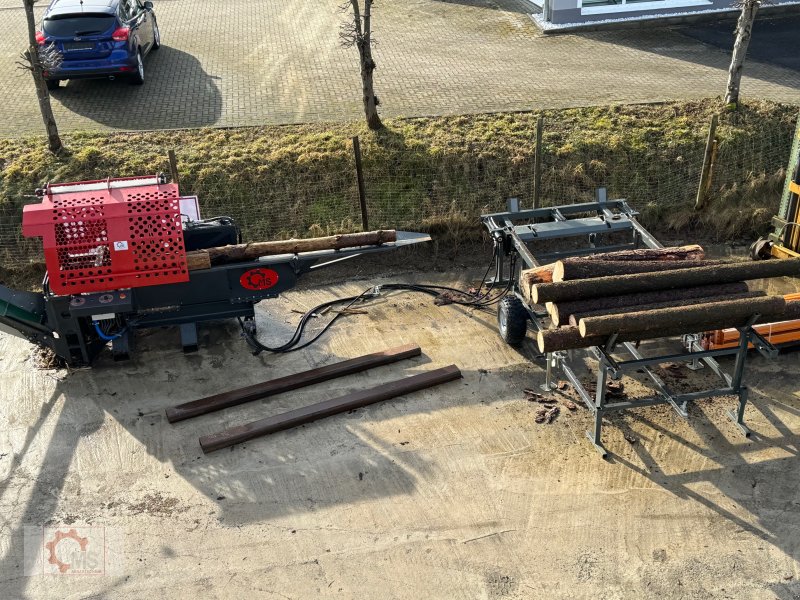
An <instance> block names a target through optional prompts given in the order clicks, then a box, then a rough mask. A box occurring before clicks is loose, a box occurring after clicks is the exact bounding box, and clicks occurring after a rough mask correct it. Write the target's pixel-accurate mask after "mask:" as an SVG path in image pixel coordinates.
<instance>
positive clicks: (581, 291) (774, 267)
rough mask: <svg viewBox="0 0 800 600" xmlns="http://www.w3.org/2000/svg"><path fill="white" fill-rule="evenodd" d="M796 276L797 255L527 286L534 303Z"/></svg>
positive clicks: (798, 268) (799, 265) (799, 268)
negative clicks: (787, 257)
mask: <svg viewBox="0 0 800 600" xmlns="http://www.w3.org/2000/svg"><path fill="white" fill-rule="evenodd" d="M784 276H790V277H797V276H800V258H791V259H783V260H763V261H758V262H743V263H730V264H724V265H714V266H711V267H696V268H692V269H680V270H677V271H662V272H660V273H636V274H632V275H619V276H616V277H596V278H594V279H577V280H575V281H558V282H556V281H554V282H553V283H537V284H534V285H533V286H532V288H531V297H532V301H533V303H534V304H543V303H545V302H560V301H564V300H576V299H578V298H582V299H587V298H601V297H603V296H619V295H621V294H634V293H637V292H651V291H657V290H672V289H677V288H684V287H691V286H695V285H708V284H712V283H733V282H736V281H743V280H747V279H762V278H765V277H784Z"/></svg>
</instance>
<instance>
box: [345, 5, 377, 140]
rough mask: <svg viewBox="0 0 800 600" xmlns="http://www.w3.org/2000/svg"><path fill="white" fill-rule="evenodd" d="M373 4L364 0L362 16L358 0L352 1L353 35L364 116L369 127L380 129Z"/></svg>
mask: <svg viewBox="0 0 800 600" xmlns="http://www.w3.org/2000/svg"><path fill="white" fill-rule="evenodd" d="M372 2H373V0H364V14H363V25H362V14H361V9H360V7H359V4H358V0H350V4H351V5H352V7H353V33H354V35H353V36H352V37H353V39H352V43H353V44H354V45H355V46H356V48H358V57H359V61H360V63H361V91H362V100H363V102H364V115H365V116H366V119H367V127H369V128H370V129H380V128H381V127H383V123H382V122H381V118H380V116H378V98H377V97H376V96H375V87H374V85H373V79H372V73H373V72H374V71H375V66H376V65H375V61H374V60H373V58H372Z"/></svg>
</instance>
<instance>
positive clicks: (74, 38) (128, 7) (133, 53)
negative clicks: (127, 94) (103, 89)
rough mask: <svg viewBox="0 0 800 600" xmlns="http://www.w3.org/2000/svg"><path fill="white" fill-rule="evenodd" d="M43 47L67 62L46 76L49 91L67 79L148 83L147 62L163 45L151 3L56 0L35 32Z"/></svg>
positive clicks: (107, 0)
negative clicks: (121, 77)
mask: <svg viewBox="0 0 800 600" xmlns="http://www.w3.org/2000/svg"><path fill="white" fill-rule="evenodd" d="M36 41H37V42H38V43H39V45H40V46H46V45H50V44H53V46H54V47H55V49H56V50H57V51H58V52H59V53H60V54H61V56H62V57H63V60H62V61H61V64H60V65H59V66H58V68H56V69H54V70H52V71H48V72H46V73H45V79H46V80H47V87H48V88H49V89H51V90H52V89H56V88H57V87H58V85H59V83H60V82H61V81H62V80H64V79H89V78H91V79H95V78H106V77H108V78H109V79H114V78H115V77H118V76H125V77H127V78H129V79H130V81H131V82H132V83H135V84H139V85H141V84H142V83H144V57H145V56H147V54H148V53H149V52H150V51H151V50H157V49H158V47H159V46H160V45H161V36H160V34H159V31H158V23H157V22H156V15H155V13H154V12H153V3H152V2H142V1H141V0H53V1H52V2H51V3H50V6H48V7H47V10H46V11H45V13H44V17H43V18H42V24H41V28H40V30H39V31H38V32H37V33H36Z"/></svg>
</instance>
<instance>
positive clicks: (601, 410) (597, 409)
mask: <svg viewBox="0 0 800 600" xmlns="http://www.w3.org/2000/svg"><path fill="white" fill-rule="evenodd" d="M607 380H608V367H607V366H606V364H605V361H604V360H601V361H600V365H599V367H598V369H597V389H596V390H595V395H594V406H593V411H594V432H591V431H587V432H586V437H587V438H588V440H589V441H590V442H591V443H592V445H593V446H594V447H595V450H597V451H598V452H599V453H600V456H602V457H603V458H605V457H606V456H608V451H607V450H606V448H605V446H603V441H602V440H601V439H600V434H601V433H602V430H603V415H604V414H605V412H606V411H605V405H606V381H607Z"/></svg>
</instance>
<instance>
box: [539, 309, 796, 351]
mask: <svg viewBox="0 0 800 600" xmlns="http://www.w3.org/2000/svg"><path fill="white" fill-rule="evenodd" d="M748 319H749V317H745V318H744V319H740V320H739V321H738V322H737V320H736V319H731V318H729V317H727V316H724V317H718V320H717V321H715V322H709V323H707V324H705V326H703V327H695V326H693V327H691V328H689V329H687V328H686V327H679V326H670V327H668V328H666V329H663V330H661V331H649V332H642V331H638V332H632V333H620V334H619V336H617V341H618V342H636V341H639V340H647V339H653V338H665V337H673V336H676V335H682V334H684V333H700V332H702V331H714V330H716V329H728V328H730V327H742V326H744V325H745V323H746V322H747V320H748ZM790 319H800V302H798V301H792V302H787V303H786V308H785V310H784V312H783V313H782V314H781V315H780V316H779V317H778V318H775V317H774V316H772V317H771V316H762V317H760V318H759V319H758V320H757V321H756V323H755V324H756V325H758V324H763V323H772V322H776V321H786V320H790ZM608 337H609V336H607V335H598V336H588V337H582V336H581V333H580V330H579V329H578V328H577V327H560V328H558V329H547V330H545V331H540V332H539V334H538V336H537V340H536V343H537V345H538V347H539V352H542V353H546V352H556V351H558V350H576V349H578V348H588V347H590V346H602V345H603V344H604V343H605V342H606V340H608Z"/></svg>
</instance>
